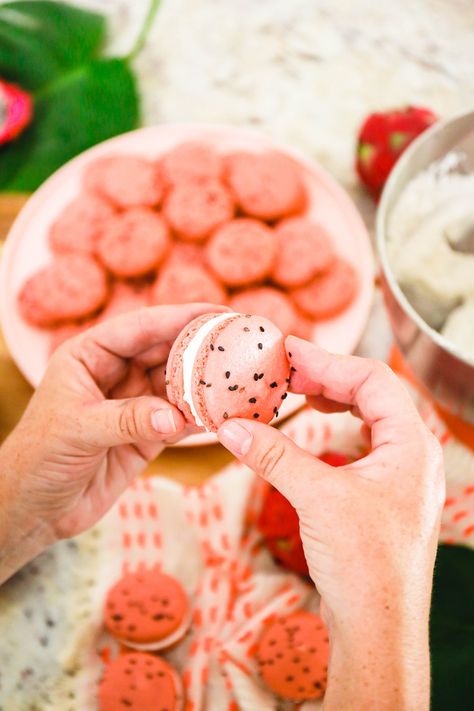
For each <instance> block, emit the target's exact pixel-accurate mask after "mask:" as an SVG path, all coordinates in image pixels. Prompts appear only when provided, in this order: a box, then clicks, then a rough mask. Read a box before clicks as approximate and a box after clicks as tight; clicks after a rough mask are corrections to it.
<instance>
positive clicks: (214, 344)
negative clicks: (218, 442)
mask: <svg viewBox="0 0 474 711" xmlns="http://www.w3.org/2000/svg"><path fill="white" fill-rule="evenodd" d="M289 376H290V364H289V362H288V358H287V354H286V350H285V344H284V336H283V334H282V333H281V331H280V330H279V329H278V328H277V327H276V326H275V325H274V324H273V323H272V322H271V321H268V319H265V318H263V317H260V316H252V315H249V314H238V313H233V312H230V313H229V312H227V313H222V312H221V313H209V314H204V315H203V316H199V317H198V318H196V319H194V320H193V321H191V322H190V323H189V324H188V325H187V326H186V327H185V328H184V329H183V330H182V331H181V333H180V334H179V335H178V337H177V338H176V340H175V342H174V344H173V346H172V348H171V351H170V355H169V358H168V363H167V366H166V378H167V380H166V387H167V395H168V399H169V400H170V402H171V403H173V404H174V405H176V407H178V408H179V409H180V410H181V411H182V412H183V414H184V416H185V417H186V419H187V421H188V422H190V423H192V424H194V425H197V426H199V427H205V428H206V429H207V430H209V431H212V432H215V431H216V430H217V429H218V427H219V426H220V425H221V424H222V423H223V422H224V421H225V420H227V419H229V418H231V417H243V418H248V419H254V420H258V421H259V422H264V423H268V422H270V421H271V420H272V419H273V417H275V416H278V410H279V407H280V405H281V403H282V402H283V400H284V399H285V398H286V393H287V389H288V384H289V382H290V378H289Z"/></svg>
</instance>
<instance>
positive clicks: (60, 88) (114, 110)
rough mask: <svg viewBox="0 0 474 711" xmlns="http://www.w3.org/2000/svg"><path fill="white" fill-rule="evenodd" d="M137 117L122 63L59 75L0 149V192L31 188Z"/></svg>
mask: <svg viewBox="0 0 474 711" xmlns="http://www.w3.org/2000/svg"><path fill="white" fill-rule="evenodd" d="M138 117H139V107H138V96H137V90H136V85H135V80H134V77H133V75H132V73H131V72H130V69H129V68H128V65H127V63H126V61H124V60H121V59H102V60H96V61H94V62H91V63H90V64H88V65H85V66H82V67H79V68H77V69H76V70H74V71H72V72H70V73H68V74H65V75H63V76H61V77H59V78H58V79H57V81H55V82H53V83H52V84H50V85H48V86H47V87H45V88H44V89H43V90H42V91H41V92H40V93H38V95H37V98H36V102H35V119H34V121H33V123H32V124H31V125H30V126H29V128H28V129H27V130H26V131H25V132H24V133H23V134H22V136H20V138H19V139H18V140H17V141H14V142H12V143H10V144H7V145H5V146H4V147H3V148H1V149H0V190H9V191H30V190H34V189H35V188H37V187H38V185H40V183H42V182H43V180H45V178H47V177H48V176H49V175H50V174H51V173H52V172H54V171H55V170H56V169H57V168H59V167H60V166H61V165H62V164H63V163H65V162H66V161H67V160H69V159H70V158H72V157H73V156H75V155H77V154H78V153H80V152H81V151H83V150H85V149H86V148H89V147H90V146H92V145H94V144H95V143H99V142H100V141H103V140H105V139H107V138H110V137H111V136H114V135H116V134H118V133H123V132H124V131H129V130H131V129H133V128H135V127H136V126H137V123H138Z"/></svg>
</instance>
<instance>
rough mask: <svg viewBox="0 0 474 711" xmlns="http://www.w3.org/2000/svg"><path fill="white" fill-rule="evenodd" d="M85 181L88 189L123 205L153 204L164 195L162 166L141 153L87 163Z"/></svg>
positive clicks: (149, 205)
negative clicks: (141, 155)
mask: <svg viewBox="0 0 474 711" xmlns="http://www.w3.org/2000/svg"><path fill="white" fill-rule="evenodd" d="M83 180H84V186H85V188H86V189H87V190H89V191H90V192H92V193H95V194H97V195H101V196H102V197H104V198H106V199H107V200H110V202H112V203H113V204H114V205H116V206H117V207H120V208H128V207H138V206H141V205H143V206H148V207H153V206H155V205H158V204H159V203H160V202H161V198H162V196H163V179H162V176H161V169H160V166H159V165H157V164H155V163H152V162H151V161H148V160H145V159H144V158H140V157H139V156H133V155H126V154H123V155H113V156H105V157H104V158H99V159H97V160H96V161H94V162H93V163H91V164H90V165H88V166H87V168H86V169H85V171H84V178H83Z"/></svg>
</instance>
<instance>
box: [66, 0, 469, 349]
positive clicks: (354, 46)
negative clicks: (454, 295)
mask: <svg viewBox="0 0 474 711" xmlns="http://www.w3.org/2000/svg"><path fill="white" fill-rule="evenodd" d="M74 2H75V4H79V5H82V6H83V7H87V8H92V9H93V8H95V9H98V10H100V11H101V12H103V13H104V14H106V15H107V16H108V18H109V21H110V22H109V51H110V52H111V53H126V52H127V51H128V50H129V49H130V47H131V46H132V45H133V42H134V38H135V37H136V35H137V33H138V31H139V28H140V26H141V23H142V21H143V17H144V15H145V14H146V11H147V8H148V5H149V3H148V0H74ZM134 64H135V70H136V73H137V76H138V78H139V83H140V88H141V94H142V101H143V120H144V123H145V124H156V123H160V122H175V121H200V122H219V123H231V124H236V125H242V126H251V127H253V128H258V129H259V130H262V131H264V132H265V133H267V134H269V135H271V136H272V137H273V138H276V139H278V140H280V141H282V142H283V143H286V144H289V145H291V146H294V147H296V148H298V149H300V150H302V151H304V152H305V153H306V154H307V155H308V156H309V157H311V158H314V159H316V160H318V161H319V162H320V163H321V164H322V165H323V166H324V167H325V168H327V169H328V170H329V171H330V172H331V173H332V174H333V175H334V176H335V177H336V178H337V179H338V180H339V181H340V182H341V183H342V184H343V185H344V187H345V188H346V189H347V190H348V191H349V193H350V194H351V196H352V198H353V199H354V201H355V202H356V204H357V206H358V208H359V210H360V211H361V213H362V215H363V217H364V219H365V221H366V224H367V226H368V228H369V230H370V231H371V232H372V229H373V218H374V212H375V211H374V206H373V204H372V202H371V200H370V199H369V198H368V197H367V196H366V195H365V194H364V192H363V191H362V190H361V189H360V188H359V186H358V185H357V180H356V176H355V174H354V170H353V161H354V143H355V136H356V132H357V128H358V126H359V125H360V123H361V121H362V120H363V118H364V117H365V116H366V115H367V114H368V113H369V112H371V111H373V110H378V109H382V110H383V109H386V108H390V107H397V106H403V105H405V104H408V103H414V104H421V105H425V106H427V107H430V108H432V109H434V110H435V111H436V112H437V113H438V114H439V115H440V116H449V115H452V114H454V113H456V112H458V111H461V110H463V109H466V108H467V107H469V106H470V105H473V104H474V99H473V98H472V97H474V72H473V71H472V67H473V66H474V3H473V2H472V0H449V1H448V0H397V2H393V0H377V2H375V0H338V1H337V2H334V0H162V4H161V7H160V10H159V12H158V15H157V17H156V20H155V22H154V25H153V27H152V29H151V32H150V34H149V35H148V39H147V42H146V45H145V47H144V49H143V51H142V52H141V54H140V55H139V56H138V57H137V59H136V60H135V63H134ZM390 340H391V339H390V331H389V327H388V324H387V322H386V318H385V314H384V311H383V308H382V307H381V304H380V295H377V297H376V300H375V305H374V310H373V314H372V317H371V320H370V323H369V327H368V329H367V332H366V335H365V336H364V339H363V342H362V343H361V346H360V348H359V351H360V352H362V353H363V354H370V355H372V356H377V357H384V356H385V355H386V353H387V348H388V345H389V344H390Z"/></svg>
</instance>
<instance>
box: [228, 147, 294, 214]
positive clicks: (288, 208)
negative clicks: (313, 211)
mask: <svg viewBox="0 0 474 711" xmlns="http://www.w3.org/2000/svg"><path fill="white" fill-rule="evenodd" d="M225 168H226V179H227V181H228V184H229V185H230V187H231V189H232V191H233V193H234V197H235V200H236V202H237V204H238V205H239V207H240V209H241V211H242V212H243V213H244V214H246V215H250V216H252V217H257V218H259V219H261V220H270V221H272V220H277V219H281V218H282V217H286V216H288V215H293V214H295V213H296V212H300V211H301V210H303V209H304V207H305V203H306V192H305V187H304V183H303V178H302V172H301V168H299V167H298V166H297V164H296V162H295V161H293V160H291V159H290V158H288V157H287V156H285V155H283V154H282V153H278V152H277V151H268V152H266V153H234V154H231V155H229V156H228V157H227V159H226V162H225Z"/></svg>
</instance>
